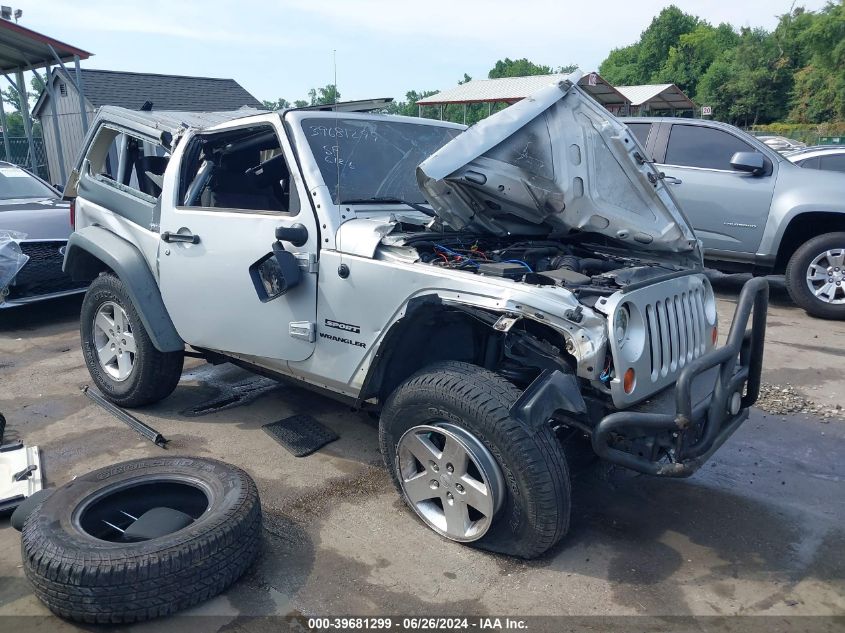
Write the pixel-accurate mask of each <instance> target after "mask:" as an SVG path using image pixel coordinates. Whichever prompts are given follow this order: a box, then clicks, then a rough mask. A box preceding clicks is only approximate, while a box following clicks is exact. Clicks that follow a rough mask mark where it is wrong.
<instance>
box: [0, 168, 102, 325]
mask: <svg viewBox="0 0 845 633" xmlns="http://www.w3.org/2000/svg"><path fill="white" fill-rule="evenodd" d="M0 231H4V232H7V234H8V233H11V232H14V233H17V234H21V235H22V237H21V239H19V240H16V243H15V250H16V252H17V251H20V252H21V253H23V254H24V255H25V256H27V257H28V258H29V259H28V261H27V262H26V264H24V266H23V268H22V269H21V270H20V272H18V273H17V275H16V276H15V277H14V278H12V280H11V282H10V283H9V284H8V286H6V285H5V283H4V284H3V285H0V309H2V308H10V307H14V306H19V305H24V304H27V303H32V302H33V301H41V300H43V299H52V298H55V297H61V296H64V295H68V294H74V293H80V292H84V291H85V288H86V286H87V284H86V283H83V282H79V281H73V280H72V279H71V278H70V277H69V276H68V275H66V274H65V273H64V272H63V271H62V262H63V261H64V254H65V248H66V246H67V239H68V236H69V235H70V233H71V231H73V227H72V226H71V224H70V205H69V204H68V203H67V202H64V201H62V197H61V194H60V193H59V192H58V191H56V190H55V189H54V188H53V187H51V186H50V185H48V184H47V183H46V182H44V181H43V180H41V179H40V178H38V177H37V176H34V175H32V174H31V173H30V172H28V171H26V170H25V169H22V168H20V167H18V166H17V165H13V164H12V163H6V162H3V161H0Z"/></svg>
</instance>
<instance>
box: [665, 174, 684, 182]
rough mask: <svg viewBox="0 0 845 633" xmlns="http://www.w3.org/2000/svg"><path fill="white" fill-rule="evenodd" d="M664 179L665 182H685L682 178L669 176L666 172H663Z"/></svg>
mask: <svg viewBox="0 0 845 633" xmlns="http://www.w3.org/2000/svg"><path fill="white" fill-rule="evenodd" d="M663 180H664V182H668V183H669V184H670V185H680V184H682V183H683V182H684V181H683V180H681V179H680V178H675V177H674V176H667V175H666V174H663Z"/></svg>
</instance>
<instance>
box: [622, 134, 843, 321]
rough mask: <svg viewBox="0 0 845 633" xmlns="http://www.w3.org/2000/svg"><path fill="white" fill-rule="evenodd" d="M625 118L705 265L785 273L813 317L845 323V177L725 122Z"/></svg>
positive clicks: (797, 300)
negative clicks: (798, 161)
mask: <svg viewBox="0 0 845 633" xmlns="http://www.w3.org/2000/svg"><path fill="white" fill-rule="evenodd" d="M625 123H626V124H627V125H628V127H629V128H630V129H631V131H632V132H633V134H634V136H636V137H637V139H638V140H639V141H640V143H641V144H642V145H643V146H644V147H645V149H646V154H645V155H646V157H647V158H648V160H653V161H655V163H656V164H657V168H658V169H659V170H660V171H661V172H662V173H664V174H665V178H664V181H665V182H667V183H670V186H671V187H672V192H673V194H674V196H675V198H676V199H677V200H678V202H679V203H680V206H681V210H682V211H683V212H684V214H685V215H686V216H687V217H688V218H689V221H690V223H691V224H692V226H693V228H694V229H695V234H696V235H697V236H698V238H699V239H700V240H701V241H702V243H703V244H704V257H705V259H706V260H707V262H708V264H709V265H711V266H713V267H714V268H717V269H719V270H723V271H726V272H751V273H753V274H755V275H768V274H771V273H776V274H782V273H785V275H786V287H787V290H788V291H789V295H790V297H792V300H793V301H795V303H796V304H798V305H799V306H801V307H802V308H804V310H806V311H807V312H808V313H809V314H811V315H813V316H817V317H822V318H828V319H845V174H840V173H836V172H832V171H819V170H809V169H801V168H800V167H798V166H796V165H794V164H793V163H791V162H790V160H789V159H787V158H786V157H784V156H781V155H780V154H778V153H777V152H776V151H774V150H773V149H771V148H770V147H768V146H767V145H766V144H765V143H762V142H761V141H760V140H758V139H756V138H754V137H753V136H751V135H749V134H746V133H745V132H743V131H741V130H739V129H737V128H735V127H733V126H732V125H728V124H726V123H719V122H717V121H706V120H695V119H659V118H651V119H646V118H631V119H625Z"/></svg>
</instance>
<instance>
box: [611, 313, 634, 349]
mask: <svg viewBox="0 0 845 633" xmlns="http://www.w3.org/2000/svg"><path fill="white" fill-rule="evenodd" d="M629 322H630V314H629V312H628V306H621V307H620V308H619V309H618V310H617V311H616V316H614V317H613V334H614V336H615V337H616V344H617V345H618V346H619V347H622V345H623V344H624V343H625V337H626V336H627V335H628V323H629Z"/></svg>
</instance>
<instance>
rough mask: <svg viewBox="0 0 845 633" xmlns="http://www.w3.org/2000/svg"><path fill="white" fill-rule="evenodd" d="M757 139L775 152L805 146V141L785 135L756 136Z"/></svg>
mask: <svg viewBox="0 0 845 633" xmlns="http://www.w3.org/2000/svg"><path fill="white" fill-rule="evenodd" d="M757 139H758V140H760V141H763V142H764V143H765V144H766V145H768V146H769V147H771V148H772V149H773V150H775V151H776V152H781V153H783V152H791V151H793V150H796V149H801V148H802V147H807V144H806V143H802V142H801V141H796V140H793V139H791V138H786V137H785V136H758V137H757Z"/></svg>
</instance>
